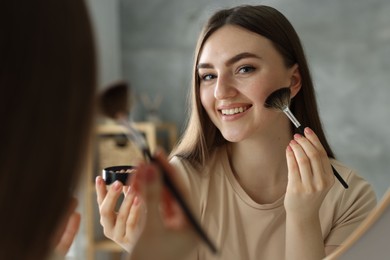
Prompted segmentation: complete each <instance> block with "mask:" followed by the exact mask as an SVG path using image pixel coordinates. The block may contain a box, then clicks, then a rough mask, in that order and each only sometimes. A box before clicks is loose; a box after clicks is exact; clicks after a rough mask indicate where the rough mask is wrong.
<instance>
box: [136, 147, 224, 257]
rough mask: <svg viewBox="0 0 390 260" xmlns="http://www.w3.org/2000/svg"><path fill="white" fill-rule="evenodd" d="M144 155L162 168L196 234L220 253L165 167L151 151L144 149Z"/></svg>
mask: <svg viewBox="0 0 390 260" xmlns="http://www.w3.org/2000/svg"><path fill="white" fill-rule="evenodd" d="M143 153H144V155H145V157H146V158H148V159H149V160H150V161H151V162H153V163H155V164H157V166H158V167H159V168H160V170H161V173H162V176H163V181H164V184H165V186H166V187H167V188H168V189H169V191H170V192H171V193H172V195H173V197H174V198H175V199H176V201H177V202H178V203H179V205H180V207H181V208H182V210H183V212H184V214H185V215H186V217H187V219H188V220H189V222H190V224H191V225H192V227H193V228H194V229H195V232H196V233H197V234H198V235H199V236H200V238H201V239H202V240H203V241H204V242H205V243H206V244H207V246H208V247H209V248H210V250H211V252H213V253H214V254H216V253H218V250H217V247H216V246H215V245H214V243H213V242H212V241H211V240H210V238H209V237H208V236H207V234H206V232H205V231H204V230H203V229H202V227H201V226H200V224H199V222H198V221H197V220H196V218H195V217H194V214H193V213H192V212H191V210H190V208H189V207H188V206H187V204H186V202H185V201H184V199H183V196H182V195H181V194H180V192H179V190H178V189H177V188H176V186H175V185H174V183H173V181H172V180H171V178H170V176H169V174H168V173H167V171H166V170H165V169H164V167H163V165H162V164H161V163H160V162H159V161H158V160H156V159H155V158H154V157H153V156H152V155H151V153H150V151H149V149H143Z"/></svg>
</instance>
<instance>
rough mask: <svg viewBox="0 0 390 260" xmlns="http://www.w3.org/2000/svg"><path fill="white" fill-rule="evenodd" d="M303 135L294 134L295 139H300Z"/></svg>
mask: <svg viewBox="0 0 390 260" xmlns="http://www.w3.org/2000/svg"><path fill="white" fill-rule="evenodd" d="M301 137H302V135H300V134H295V135H294V139H299V138H301Z"/></svg>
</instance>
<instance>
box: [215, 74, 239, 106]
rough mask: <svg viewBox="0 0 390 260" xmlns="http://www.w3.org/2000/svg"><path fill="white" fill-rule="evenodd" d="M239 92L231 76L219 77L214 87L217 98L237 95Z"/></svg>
mask: <svg viewBox="0 0 390 260" xmlns="http://www.w3.org/2000/svg"><path fill="white" fill-rule="evenodd" d="M237 92H238V91H237V89H236V87H235V85H234V82H233V81H232V80H231V79H229V77H221V76H220V77H218V80H217V83H216V85H215V89H214V97H215V99H219V100H220V99H226V98H231V97H234V96H235V95H237Z"/></svg>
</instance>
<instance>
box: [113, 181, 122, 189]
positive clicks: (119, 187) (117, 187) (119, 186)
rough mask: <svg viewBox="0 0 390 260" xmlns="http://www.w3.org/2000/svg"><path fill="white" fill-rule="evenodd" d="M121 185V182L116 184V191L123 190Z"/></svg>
mask: <svg viewBox="0 0 390 260" xmlns="http://www.w3.org/2000/svg"><path fill="white" fill-rule="evenodd" d="M121 186H122V185H121V183H120V182H119V181H115V182H114V190H116V191H118V190H120V189H121Z"/></svg>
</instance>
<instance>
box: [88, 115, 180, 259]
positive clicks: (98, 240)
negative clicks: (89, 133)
mask: <svg viewBox="0 0 390 260" xmlns="http://www.w3.org/2000/svg"><path fill="white" fill-rule="evenodd" d="M133 127H134V128H136V129H137V130H138V131H140V132H141V133H142V134H144V136H145V139H146V141H147V142H148V145H149V147H150V150H151V151H152V152H154V151H155V150H156V148H157V147H158V146H159V145H160V143H159V141H161V140H159V134H161V132H165V134H166V139H167V140H165V141H167V143H168V147H165V149H166V150H169V149H171V148H172V147H173V146H174V144H175V143H176V139H177V130H176V126H175V125H174V124H171V123H158V124H156V123H149V122H136V123H133ZM126 133H127V129H126V128H125V127H123V126H121V125H117V124H114V123H110V124H103V125H98V126H97V129H96V137H95V139H94V140H95V142H94V149H93V150H94V156H92V158H91V162H89V163H88V169H87V172H88V176H87V181H86V186H87V187H86V191H85V204H84V205H85V214H86V217H85V219H86V221H85V223H86V227H85V229H86V236H87V245H86V258H87V259H88V260H94V259H95V257H96V254H97V253H99V252H102V253H109V254H110V256H111V259H121V258H120V256H121V254H122V253H123V252H124V250H123V249H122V248H121V247H120V246H118V245H117V244H116V243H114V242H112V241H111V240H109V239H107V238H105V237H104V234H103V229H102V227H101V225H100V223H99V218H100V216H99V211H98V207H97V202H96V190H95V183H94V180H95V178H96V176H98V175H99V174H101V170H102V169H103V168H105V167H109V166H115V165H132V164H136V163H137V162H138V161H139V160H141V159H142V154H141V152H140V151H139V149H138V148H137V147H136V146H135V144H133V143H132V142H130V141H129V140H128V139H127V137H126V136H125V134H126ZM122 199H123V198H122ZM118 206H119V205H118Z"/></svg>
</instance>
